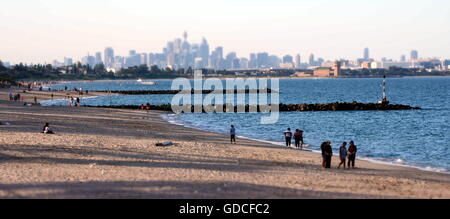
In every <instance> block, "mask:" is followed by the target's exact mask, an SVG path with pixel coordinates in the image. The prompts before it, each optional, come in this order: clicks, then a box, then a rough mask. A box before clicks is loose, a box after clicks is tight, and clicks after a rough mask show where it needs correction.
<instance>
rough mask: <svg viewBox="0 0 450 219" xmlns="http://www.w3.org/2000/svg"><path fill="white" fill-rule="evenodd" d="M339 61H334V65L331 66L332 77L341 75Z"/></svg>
mask: <svg viewBox="0 0 450 219" xmlns="http://www.w3.org/2000/svg"><path fill="white" fill-rule="evenodd" d="M341 65H342V63H341V61H336V62H334V67H333V76H334V77H339V76H340V75H341Z"/></svg>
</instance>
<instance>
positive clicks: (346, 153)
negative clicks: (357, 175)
mask: <svg viewBox="0 0 450 219" xmlns="http://www.w3.org/2000/svg"><path fill="white" fill-rule="evenodd" d="M283 135H284V138H285V140H286V147H291V142H292V137H294V140H295V147H296V148H302V147H303V143H304V142H303V130H300V129H296V130H295V132H294V133H292V132H291V128H287V129H286V131H284V132H283ZM230 141H231V144H233V143H234V144H236V128H235V127H234V125H231V128H230ZM320 149H321V151H322V167H323V168H331V158H332V157H333V148H332V147H331V142H330V141H325V142H323V143H322V144H321V145H320ZM357 151H358V148H357V147H356V145H355V143H354V142H353V141H350V143H349V146H348V149H347V142H343V143H342V145H341V147H340V148H339V159H340V163H339V166H338V169H339V168H341V165H344V169H345V167H346V164H347V168H350V167H352V168H355V159H356V152H357Z"/></svg>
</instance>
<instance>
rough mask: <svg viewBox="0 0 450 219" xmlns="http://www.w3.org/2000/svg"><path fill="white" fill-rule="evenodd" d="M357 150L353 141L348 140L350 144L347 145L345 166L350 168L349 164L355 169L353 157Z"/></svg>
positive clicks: (354, 157)
mask: <svg viewBox="0 0 450 219" xmlns="http://www.w3.org/2000/svg"><path fill="white" fill-rule="evenodd" d="M357 151H358V148H357V147H356V145H355V143H354V142H353V141H350V146H348V163H347V168H350V164H351V165H352V168H353V169H355V159H356V152H357Z"/></svg>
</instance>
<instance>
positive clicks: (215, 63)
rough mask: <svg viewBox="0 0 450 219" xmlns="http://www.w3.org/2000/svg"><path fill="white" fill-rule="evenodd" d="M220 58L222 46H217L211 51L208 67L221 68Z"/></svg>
mask: <svg viewBox="0 0 450 219" xmlns="http://www.w3.org/2000/svg"><path fill="white" fill-rule="evenodd" d="M222 59H223V48H222V47H217V48H216V49H215V50H214V51H212V52H211V57H210V60H209V62H210V67H211V68H213V69H216V70H217V69H222V67H223V66H222V65H223V64H222V63H223V62H222Z"/></svg>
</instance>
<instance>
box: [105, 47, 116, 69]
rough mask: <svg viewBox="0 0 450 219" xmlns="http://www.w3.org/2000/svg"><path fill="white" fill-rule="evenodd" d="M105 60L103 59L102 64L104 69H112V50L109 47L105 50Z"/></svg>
mask: <svg viewBox="0 0 450 219" xmlns="http://www.w3.org/2000/svg"><path fill="white" fill-rule="evenodd" d="M104 55H105V58H104V60H103V61H104V62H105V65H106V67H113V65H114V50H113V48H111V47H107V48H106V49H105V54H104Z"/></svg>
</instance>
